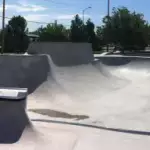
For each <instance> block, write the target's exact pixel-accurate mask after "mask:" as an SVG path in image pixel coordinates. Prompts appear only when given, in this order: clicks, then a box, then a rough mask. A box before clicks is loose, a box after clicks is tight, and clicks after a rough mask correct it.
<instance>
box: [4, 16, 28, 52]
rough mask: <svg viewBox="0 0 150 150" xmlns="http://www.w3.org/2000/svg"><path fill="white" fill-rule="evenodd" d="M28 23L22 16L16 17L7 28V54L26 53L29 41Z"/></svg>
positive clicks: (5, 50)
mask: <svg viewBox="0 0 150 150" xmlns="http://www.w3.org/2000/svg"><path fill="white" fill-rule="evenodd" d="M26 31H27V22H26V20H25V19H24V18H23V17H21V16H14V17H13V18H12V19H11V20H10V21H9V22H8V25H7V26H6V28H5V47H4V48H5V49H4V52H5V53H7V52H8V53H24V52H25V51H26V49H27V48H28V44H29V39H28V37H27V35H26Z"/></svg>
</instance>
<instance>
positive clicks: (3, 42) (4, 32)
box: [1, 0, 5, 54]
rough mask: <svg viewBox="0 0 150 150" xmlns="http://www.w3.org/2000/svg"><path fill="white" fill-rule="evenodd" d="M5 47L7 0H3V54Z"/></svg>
mask: <svg viewBox="0 0 150 150" xmlns="http://www.w3.org/2000/svg"><path fill="white" fill-rule="evenodd" d="M4 47H5V0H3V15H2V48H1V53H2V54H3V52H4Z"/></svg>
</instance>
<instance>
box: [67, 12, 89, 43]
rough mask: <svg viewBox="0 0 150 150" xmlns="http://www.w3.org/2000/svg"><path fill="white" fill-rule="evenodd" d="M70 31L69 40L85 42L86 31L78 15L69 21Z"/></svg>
mask: <svg viewBox="0 0 150 150" xmlns="http://www.w3.org/2000/svg"><path fill="white" fill-rule="evenodd" d="M70 30H71V33H70V40H71V41H72V42H87V41H88V35H87V31H86V27H85V25H84V23H83V21H82V20H81V18H80V17H79V15H76V16H75V18H74V19H73V20H72V21H71V29H70Z"/></svg>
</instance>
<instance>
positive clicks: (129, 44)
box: [103, 7, 149, 52]
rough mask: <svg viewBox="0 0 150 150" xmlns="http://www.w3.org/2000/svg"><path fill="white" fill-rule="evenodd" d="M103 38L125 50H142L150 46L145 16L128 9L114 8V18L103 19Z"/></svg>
mask: <svg viewBox="0 0 150 150" xmlns="http://www.w3.org/2000/svg"><path fill="white" fill-rule="evenodd" d="M103 23H104V26H103V36H104V40H105V41H107V42H108V43H109V44H112V43H113V44H114V45H120V46H121V47H122V51H123V52H124V50H140V49H141V50H142V49H144V48H145V47H146V46H147V44H148V39H149V34H148V23H147V22H146V21H145V20H144V16H143V14H139V13H136V12H130V11H129V10H128V9H127V8H126V7H121V8H117V9H116V8H113V11H112V16H110V17H108V16H106V17H104V19H103Z"/></svg>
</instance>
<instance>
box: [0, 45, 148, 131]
mask: <svg viewBox="0 0 150 150" xmlns="http://www.w3.org/2000/svg"><path fill="white" fill-rule="evenodd" d="M28 52H29V53H30V54H31V53H32V54H34V55H25V56H18V55H17V56H16V55H3V56H0V72H1V73H0V86H3V87H22V88H28V89H29V96H28V110H29V112H34V113H37V116H38V115H40V116H41V115H44V116H45V117H48V118H49V119H55V120H56V119H58V120H59V119H60V120H63V121H65V120H67V121H70V122H78V123H85V124H92V125H93V124H94V125H98V126H105V127H110V128H122V129H129V130H140V131H149V130H150V118H149V115H150V109H149V108H150V102H149V98H150V94H149V89H150V69H149V66H150V58H145V57H122V56H117V57H113V56H101V57H99V58H98V60H97V61H94V59H93V55H92V50H91V48H90V46H89V44H77V45H76V44H73V43H68V44H66V43H63V44H60V43H51V44H49V43H43V44H40V43H35V44H31V46H30V47H29V50H28ZM35 54H36V55H35ZM40 54H48V55H40ZM0 107H3V106H1V105H0ZM2 110H3V109H1V111H2ZM61 112H62V114H61ZM51 113H52V114H51ZM54 113H55V114H54ZM57 113H58V114H59V117H58V116H57ZM1 114H3V113H1ZM63 114H65V117H64V116H63ZM15 115H18V118H19V112H16V114H15ZM80 115H81V116H84V119H83V120H79V121H78V118H80ZM67 116H68V119H67ZM72 116H73V118H71V117H72ZM76 116H77V117H78V118H75V117H76ZM54 117H55V118H54ZM35 118H36V119H37V117H35ZM35 118H34V120H36V119H35ZM81 118H82V117H81ZM31 119H32V118H31Z"/></svg>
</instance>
